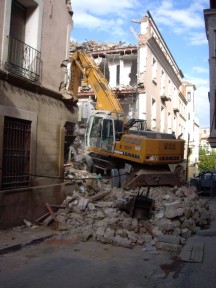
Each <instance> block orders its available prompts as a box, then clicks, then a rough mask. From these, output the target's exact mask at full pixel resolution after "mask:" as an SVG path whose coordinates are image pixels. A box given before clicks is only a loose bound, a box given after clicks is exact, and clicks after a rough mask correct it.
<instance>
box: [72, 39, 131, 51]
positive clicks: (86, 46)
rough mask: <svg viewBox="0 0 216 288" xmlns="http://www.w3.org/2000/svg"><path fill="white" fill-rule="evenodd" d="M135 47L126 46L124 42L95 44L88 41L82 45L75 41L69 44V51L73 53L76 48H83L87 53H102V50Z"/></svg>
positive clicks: (95, 42)
mask: <svg viewBox="0 0 216 288" xmlns="http://www.w3.org/2000/svg"><path fill="white" fill-rule="evenodd" d="M134 46H136V45H131V44H129V45H126V43H125V42H121V41H119V43H106V42H97V41H95V40H89V41H85V42H82V43H78V42H76V41H71V42H70V50H71V51H74V50H75V49H76V48H77V47H83V48H84V49H86V50H87V51H89V52H92V51H103V50H112V49H121V48H126V47H127V48H131V47H134Z"/></svg>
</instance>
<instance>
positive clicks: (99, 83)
mask: <svg viewBox="0 0 216 288" xmlns="http://www.w3.org/2000/svg"><path fill="white" fill-rule="evenodd" d="M81 79H82V80H83V81H85V82H86V83H88V84H89V85H90V86H91V89H92V90H93V91H94V94H95V96H96V103H97V104H96V110H95V111H93V113H92V115H91V116H90V119H89V122H88V127H87V131H86V139H85V140H86V148H87V154H88V157H90V159H91V161H90V163H92V167H94V169H101V170H103V171H104V173H111V175H112V176H113V178H114V179H116V180H115V182H116V185H117V186H123V187H125V188H128V189H133V188H135V187H139V186H155V185H170V186H175V185H180V172H181V171H182V166H181V165H180V163H182V162H183V160H184V143H185V141H184V140H182V139H180V138H176V137H175V135H173V134H169V133H160V132H155V131H148V130H144V127H145V121H144V120H140V119H129V120H127V119H126V117H125V115H124V112H123V109H122V107H121V105H120V102H119V101H118V99H117V97H116V95H115V94H114V93H113V92H112V90H111V88H110V87H109V85H108V82H107V80H106V78H105V77H104V75H103V74H102V72H101V71H100V69H99V67H98V66H97V65H96V63H95V62H94V60H93V58H92V57H91V55H90V54H88V53H87V52H85V51H84V50H83V49H81V48H78V49H77V50H76V51H75V52H74V53H73V54H72V56H71V57H70V81H69V85H68V92H69V93H72V94H73V95H74V96H76V97H78V88H79V85H80V82H81ZM134 127H135V128H134ZM171 164H173V165H171ZM173 167H175V169H174V168H173ZM171 168H172V169H171ZM171 170H172V171H171Z"/></svg>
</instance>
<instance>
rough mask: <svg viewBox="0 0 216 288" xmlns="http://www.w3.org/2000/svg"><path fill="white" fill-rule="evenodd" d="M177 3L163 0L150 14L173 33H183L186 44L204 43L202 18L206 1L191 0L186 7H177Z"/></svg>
mask: <svg viewBox="0 0 216 288" xmlns="http://www.w3.org/2000/svg"><path fill="white" fill-rule="evenodd" d="M174 3H175V6H174ZM178 4H179V2H178V3H176V1H175V2H174V1H173V0H163V1H162V3H161V5H160V6H159V7H157V8H155V9H153V13H152V14H153V17H154V18H155V21H156V23H158V24H162V25H165V26H168V27H169V28H170V30H171V31H172V32H174V33H175V34H178V35H183V37H184V39H187V41H188V44H191V45H203V44H206V43H207V39H206V35H205V33H204V30H205V24H204V19H203V9H204V8H205V7H206V6H204V4H205V5H206V1H202V0H200V1H199V0H198V1H197V0H196V1H192V3H191V4H190V6H188V7H187V8H185V7H179V6H178Z"/></svg>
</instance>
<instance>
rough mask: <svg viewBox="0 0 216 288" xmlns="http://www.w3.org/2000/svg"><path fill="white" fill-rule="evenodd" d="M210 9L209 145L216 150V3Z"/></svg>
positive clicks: (207, 16)
mask: <svg viewBox="0 0 216 288" xmlns="http://www.w3.org/2000/svg"><path fill="white" fill-rule="evenodd" d="M209 2H210V9H205V10H204V18H205V28H206V37H207V39H208V44H209V77H210V79H209V82H210V90H209V102H210V137H209V143H210V145H211V147H212V148H216V73H215V71H216V61H215V59H216V2H215V1H214V0H210V1H209Z"/></svg>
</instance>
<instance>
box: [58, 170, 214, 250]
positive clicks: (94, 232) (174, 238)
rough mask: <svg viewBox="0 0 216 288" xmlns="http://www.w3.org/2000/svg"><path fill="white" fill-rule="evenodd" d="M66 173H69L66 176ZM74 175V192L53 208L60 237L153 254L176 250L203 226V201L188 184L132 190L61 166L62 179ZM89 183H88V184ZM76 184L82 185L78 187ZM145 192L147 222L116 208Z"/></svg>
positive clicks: (207, 216) (205, 208)
mask: <svg viewBox="0 0 216 288" xmlns="http://www.w3.org/2000/svg"><path fill="white" fill-rule="evenodd" d="M69 176H70V177H69ZM73 178H76V179H78V180H76V181H74V183H75V184H74V187H75V188H74V190H73V191H71V193H70V195H67V197H66V199H65V201H64V202H63V203H62V205H61V207H66V208H61V209H58V210H57V211H56V212H55V215H56V219H57V221H58V223H56V222H55V223H54V225H55V227H54V228H56V225H58V226H59V227H57V228H56V229H58V231H59V233H60V234H61V235H60V236H59V237H60V238H61V239H72V240H80V241H88V240H89V239H91V240H94V241H99V242H102V243H110V244H113V245H120V246H123V247H128V248H131V247H133V246H135V245H139V246H140V245H141V246H143V248H144V250H145V251H147V250H148V251H151V253H155V254H156V252H157V251H158V250H160V249H164V250H167V251H171V252H173V253H179V251H180V250H181V248H182V246H183V245H184V244H185V243H186V241H187V239H188V238H189V237H190V236H191V235H192V234H195V233H196V232H197V231H199V230H200V229H206V228H208V227H209V224H210V221H211V218H212V216H211V213H210V210H209V205H208V202H207V200H205V199H203V198H200V197H199V196H198V195H197V194H196V193H195V190H194V189H193V188H192V187H186V186H183V187H174V188H171V187H165V186H160V187H151V188H150V189H149V190H148V188H147V187H141V188H136V189H134V190H129V191H127V190H124V189H123V188H111V182H110V180H108V179H99V178H98V177H97V175H96V174H94V173H89V172H87V171H86V170H76V169H74V168H73V167H72V168H71V167H70V168H69V167H67V173H66V181H71V179H73ZM91 181H93V182H94V183H92V182H91ZM80 187H84V188H85V189H84V190H83V191H81V189H80ZM147 190H148V192H149V194H148V197H150V198H151V199H153V201H154V205H153V207H152V211H151V215H150V218H149V220H144V219H138V218H136V217H132V216H131V215H129V214H128V213H126V212H125V211H122V209H120V208H119V207H121V205H122V203H125V202H127V201H129V200H130V199H131V197H134V196H136V195H137V194H138V193H145V192H147Z"/></svg>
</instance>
